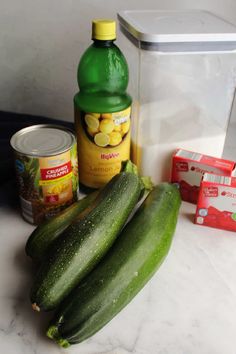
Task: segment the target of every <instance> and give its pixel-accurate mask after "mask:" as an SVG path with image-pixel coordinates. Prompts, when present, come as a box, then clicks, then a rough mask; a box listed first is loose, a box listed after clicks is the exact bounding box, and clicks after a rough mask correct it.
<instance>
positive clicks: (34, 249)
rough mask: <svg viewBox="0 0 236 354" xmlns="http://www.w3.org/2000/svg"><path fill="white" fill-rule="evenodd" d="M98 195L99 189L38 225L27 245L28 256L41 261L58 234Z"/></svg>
mask: <svg viewBox="0 0 236 354" xmlns="http://www.w3.org/2000/svg"><path fill="white" fill-rule="evenodd" d="M97 195H98V192H97V191H96V192H93V193H91V194H89V195H88V196H86V197H85V198H83V199H81V200H79V201H78V202H76V203H73V204H72V205H71V206H70V207H69V208H67V209H65V210H64V211H63V212H62V213H60V214H58V215H56V216H55V217H53V218H52V219H49V220H46V221H45V222H43V223H42V224H40V225H39V226H38V227H36V229H35V230H34V231H33V232H32V234H31V235H30V237H29V238H28V240H27V243H26V246H25V252H26V254H27V256H29V257H31V258H32V259H33V260H34V261H35V262H37V263H39V262H41V261H42V259H43V257H44V255H45V254H46V252H47V251H48V250H49V247H51V245H52V244H53V242H54V241H55V240H56V239H57V238H58V236H59V235H60V234H61V233H62V232H63V231H64V230H65V229H66V228H67V227H68V226H69V225H70V224H71V222H72V221H73V220H74V219H75V218H76V217H78V216H79V215H80V214H81V213H82V212H83V211H84V210H85V209H86V208H87V207H88V206H89V205H90V204H91V203H92V202H93V200H94V199H95V198H96V196H97Z"/></svg>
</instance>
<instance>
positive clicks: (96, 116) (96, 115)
mask: <svg viewBox="0 0 236 354" xmlns="http://www.w3.org/2000/svg"><path fill="white" fill-rule="evenodd" d="M88 114H89V115H90V116H93V117H95V118H97V119H99V118H100V116H101V114H100V113H88Z"/></svg>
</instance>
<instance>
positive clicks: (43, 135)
mask: <svg viewBox="0 0 236 354" xmlns="http://www.w3.org/2000/svg"><path fill="white" fill-rule="evenodd" d="M10 144H11V146H12V148H13V150H14V154H15V168H16V175H17V183H18V187H19V195H20V203H21V210H22V215H23V218H24V219H25V220H26V221H28V222H30V223H32V224H36V225H37V224H39V223H40V222H41V221H43V220H45V219H49V218H50V217H52V216H54V215H56V214H58V213H59V212H61V211H62V210H63V209H65V208H66V207H68V206H69V205H70V204H72V203H73V202H75V201H77V200H78V192H79V191H78V185H79V183H78V162H77V146H76V139H75V136H74V134H73V133H72V131H70V130H69V129H67V128H64V127H62V126H58V125H48V124H41V125H33V126H30V127H27V128H24V129H21V130H20V131H18V132H17V133H15V134H14V135H13V136H12V138H11V141H10Z"/></svg>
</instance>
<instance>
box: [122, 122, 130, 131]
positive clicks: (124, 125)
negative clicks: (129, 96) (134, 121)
mask: <svg viewBox="0 0 236 354" xmlns="http://www.w3.org/2000/svg"><path fill="white" fill-rule="evenodd" d="M129 128H130V119H129V120H127V122H125V123H122V124H121V130H122V132H123V133H124V134H126V133H127V132H128V131H129Z"/></svg>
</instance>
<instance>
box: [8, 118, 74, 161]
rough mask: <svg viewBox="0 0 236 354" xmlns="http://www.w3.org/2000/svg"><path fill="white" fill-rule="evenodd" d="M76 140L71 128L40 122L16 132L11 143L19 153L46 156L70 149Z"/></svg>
mask: <svg viewBox="0 0 236 354" xmlns="http://www.w3.org/2000/svg"><path fill="white" fill-rule="evenodd" d="M74 142H75V137H74V134H73V133H72V132H71V131H70V130H69V129H66V128H64V127H62V126H60V125H50V124H39V125H33V126H30V127H27V128H24V129H21V130H20V131H18V132H17V133H15V134H14V135H13V136H12V138H11V141H10V144H11V146H12V148H13V149H14V150H15V151H17V152H19V153H22V154H25V155H29V156H34V157H45V156H53V155H58V154H61V153H63V152H65V151H67V150H69V149H70V148H71V146H72V145H73V143H74Z"/></svg>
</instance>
